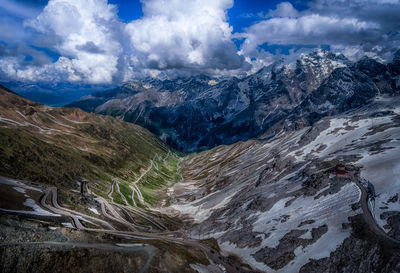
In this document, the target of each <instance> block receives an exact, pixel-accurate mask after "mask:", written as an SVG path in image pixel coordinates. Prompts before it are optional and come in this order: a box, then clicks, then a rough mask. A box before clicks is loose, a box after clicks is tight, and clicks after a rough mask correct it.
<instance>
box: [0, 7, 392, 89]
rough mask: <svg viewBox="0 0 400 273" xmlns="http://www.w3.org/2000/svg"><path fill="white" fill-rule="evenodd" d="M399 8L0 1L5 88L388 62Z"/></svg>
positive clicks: (0, 64)
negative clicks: (277, 64)
mask: <svg viewBox="0 0 400 273" xmlns="http://www.w3.org/2000/svg"><path fill="white" fill-rule="evenodd" d="M399 47H400V0H307V1H298V0H294V1H279V0H270V1H267V0H264V1H261V0H253V1H249V0H247V1H245V0H236V1H234V0H142V1H137V0H136V1H128V0H90V1H89V0H0V81H5V80H15V81H23V82H68V83H84V84H116V83H117V84H118V83H121V82H124V81H127V80H130V79H132V78H136V77H144V76H154V77H157V76H160V75H170V76H174V75H189V74H198V73H205V74H210V75H216V76H222V75H236V76H241V75H247V74H249V73H253V72H255V71H257V70H258V69H260V68H262V67H263V66H265V65H269V64H271V63H273V62H274V61H276V60H277V59H281V58H282V57H283V58H286V59H287V61H288V62H290V61H291V60H292V61H293V60H295V59H296V58H297V57H298V56H299V55H300V54H302V53H307V52H310V51H314V50H316V49H319V48H323V49H327V50H331V51H334V52H337V53H342V54H344V55H345V56H346V57H348V58H349V59H353V60H356V59H358V58H361V57H363V56H365V55H368V56H370V57H373V58H377V59H380V60H381V61H390V59H391V56H392V55H393V53H394V52H395V51H396V50H397V49H399Z"/></svg>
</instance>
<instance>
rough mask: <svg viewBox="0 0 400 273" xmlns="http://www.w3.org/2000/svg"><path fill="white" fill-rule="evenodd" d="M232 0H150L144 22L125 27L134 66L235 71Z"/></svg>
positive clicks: (237, 61) (237, 59)
mask: <svg viewBox="0 0 400 273" xmlns="http://www.w3.org/2000/svg"><path fill="white" fill-rule="evenodd" d="M232 5H233V1H232V0H171V1H165V0H147V1H143V13H144V16H143V18H142V19H139V20H135V21H133V22H131V23H129V24H128V25H127V26H126V31H127V33H128V35H129V38H130V43H131V49H132V54H133V55H134V58H133V60H134V64H135V65H137V66H142V67H146V68H153V69H181V68H183V69H194V70H196V69H198V70H202V69H206V68H213V69H236V68H239V67H241V65H242V63H243V58H242V57H241V56H239V55H238V54H237V48H236V46H235V45H234V43H233V42H232V40H231V35H232V27H231V26H230V25H229V23H228V22H227V15H226V10H227V9H228V8H231V7H232Z"/></svg>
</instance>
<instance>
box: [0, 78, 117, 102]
mask: <svg viewBox="0 0 400 273" xmlns="http://www.w3.org/2000/svg"><path fill="white" fill-rule="evenodd" d="M0 84H1V85H3V86H5V87H7V88H9V89H11V90H13V91H14V92H16V93H17V94H19V95H21V96H23V97H24V98H27V99H30V100H33V101H36V102H39V103H42V104H46V105H48V106H55V107H58V106H63V105H65V104H67V103H70V102H73V101H75V100H77V99H79V98H81V97H82V96H86V95H87V94H90V93H93V92H96V91H105V90H108V89H110V88H112V87H113V85H109V84H108V85H98V84H96V85H93V84H81V83H62V82H54V83H53V82H37V83H33V82H21V81H4V80H3V81H1V80H0Z"/></svg>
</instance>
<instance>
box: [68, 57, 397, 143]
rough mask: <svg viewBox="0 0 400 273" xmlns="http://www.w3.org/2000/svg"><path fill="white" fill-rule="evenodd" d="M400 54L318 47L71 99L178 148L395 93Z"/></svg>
mask: <svg viewBox="0 0 400 273" xmlns="http://www.w3.org/2000/svg"><path fill="white" fill-rule="evenodd" d="M398 55H399V54H397V55H396V56H397V57H395V59H394V61H393V63H392V64H389V65H384V64H381V63H378V62H377V61H375V60H372V59H369V58H364V59H362V60H360V61H359V62H356V63H352V62H350V61H349V60H348V59H346V58H345V57H344V56H343V55H341V54H335V53H331V52H328V51H325V50H318V51H316V52H313V53H310V54H308V55H302V56H301V57H300V58H299V60H297V61H296V62H295V63H293V64H288V65H284V64H283V63H282V62H277V63H274V64H273V65H270V66H268V67H264V68H263V69H261V70H259V71H258V72H257V73H255V74H252V75H250V76H248V77H246V78H243V79H238V78H235V77H233V78H230V79H225V80H221V81H218V80H217V79H213V78H210V77H207V76H204V75H203V76H196V77H189V78H180V79H176V80H164V81H162V80H156V79H145V80H141V81H137V82H131V83H128V84H125V85H123V86H122V87H119V88H116V89H113V90H111V91H107V92H100V93H95V94H92V95H89V96H87V97H83V98H81V99H80V100H78V101H76V102H74V103H71V104H70V105H68V106H70V107H79V108H82V109H83V110H86V111H93V112H96V113H101V114H107V115H112V116H116V117H119V118H120V119H123V120H125V121H129V122H134V123H137V124H140V125H142V126H144V127H146V128H148V129H150V130H151V131H152V132H153V133H155V134H157V135H159V136H160V137H161V138H162V139H163V140H164V141H165V142H166V143H168V144H170V145H171V146H173V147H174V148H177V149H180V150H184V151H193V150H197V149H199V148H201V147H214V146H216V145H220V144H230V143H234V142H236V141H239V140H246V139H250V138H253V137H257V136H260V135H262V134H263V133H265V132H266V131H267V130H268V129H270V128H273V126H274V125H276V124H281V123H282V121H283V120H285V119H287V118H289V120H291V121H292V122H294V119H296V120H297V122H296V124H297V125H299V124H301V122H299V120H302V123H307V124H310V123H312V122H315V121H317V120H318V119H320V118H321V117H323V116H326V115H330V114H335V113H341V112H343V111H346V110H349V109H352V108H355V107H358V106H361V105H363V104H365V103H368V102H369V101H370V100H371V99H372V98H374V97H375V96H376V95H377V94H381V93H388V94H391V93H395V92H398V90H399V83H400V80H399V76H398V75H399V65H398V63H399V60H398V58H399V57H398ZM396 58H397V59H396Z"/></svg>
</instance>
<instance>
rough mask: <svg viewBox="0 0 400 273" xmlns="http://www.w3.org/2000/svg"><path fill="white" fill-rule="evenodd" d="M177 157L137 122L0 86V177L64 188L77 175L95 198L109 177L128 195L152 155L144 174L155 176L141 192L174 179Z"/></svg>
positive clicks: (151, 199)
mask: <svg viewBox="0 0 400 273" xmlns="http://www.w3.org/2000/svg"><path fill="white" fill-rule="evenodd" d="M177 158H178V157H177V155H176V154H175V153H173V152H172V151H171V150H170V149H169V148H168V146H166V145H165V144H164V143H163V142H162V141H160V140H159V139H158V138H157V137H156V136H154V135H153V134H151V133H150V132H149V131H147V130H146V129H144V128H142V127H140V126H136V125H134V124H130V123H126V122H122V121H120V120H118V119H115V118H112V117H108V116H101V115H95V114H89V113H86V112H83V111H82V110H79V109H73V108H52V107H48V106H45V105H41V104H38V103H35V102H32V101H29V100H27V99H24V98H22V97H20V96H18V95H16V94H14V93H11V92H9V91H8V90H6V89H4V88H1V87H0V175H2V176H8V177H13V178H17V179H26V180H30V181H36V182H41V183H45V184H49V185H55V186H57V187H59V188H64V189H71V188H72V187H76V182H77V181H78V179H79V178H80V177H82V178H85V179H88V180H89V181H90V187H91V189H92V191H94V192H95V193H96V194H98V195H101V196H106V193H107V192H108V191H109V189H110V185H111V180H112V178H114V177H117V178H119V179H120V181H121V182H122V183H121V191H122V192H123V193H124V195H126V197H127V198H130V195H131V192H130V189H129V183H131V182H132V181H136V180H137V179H138V177H139V176H140V175H141V174H142V173H143V172H145V171H146V170H147V169H148V168H149V166H150V164H151V163H150V162H151V160H152V159H154V162H155V163H158V165H157V166H158V169H155V170H154V171H153V170H151V171H150V172H149V175H150V173H154V174H157V175H155V176H156V177H157V178H154V179H153V180H151V181H152V182H151V184H148V183H147V184H146V193H147V192H148V191H147V189H149V194H150V195H151V192H152V193H154V192H155V191H156V190H159V189H160V188H162V187H163V186H166V185H167V184H169V183H170V182H172V181H175V180H176V174H175V173H176V162H177ZM174 166H175V167H174ZM146 181H147V180H146ZM148 181H150V180H148ZM153 182H154V183H153ZM138 186H139V187H141V186H140V184H138ZM150 195H149V196H146V197H145V199H146V201H147V199H148V200H149V202H150V203H154V201H155V200H156V197H155V196H150ZM116 201H118V200H117V199H116Z"/></svg>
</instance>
